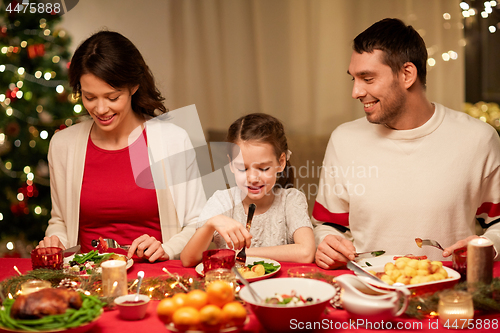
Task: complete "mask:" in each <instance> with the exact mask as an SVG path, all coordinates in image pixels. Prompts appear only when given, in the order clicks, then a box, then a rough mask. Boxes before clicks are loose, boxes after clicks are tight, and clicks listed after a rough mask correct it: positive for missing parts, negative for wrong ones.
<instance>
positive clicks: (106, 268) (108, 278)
mask: <svg viewBox="0 0 500 333" xmlns="http://www.w3.org/2000/svg"><path fill="white" fill-rule="evenodd" d="M126 265H127V263H126V262H125V261H122V260H108V261H105V262H103V263H102V264H101V268H102V293H103V296H105V297H117V296H123V295H127V293H128V292H127V269H126Z"/></svg>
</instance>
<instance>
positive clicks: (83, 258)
mask: <svg viewBox="0 0 500 333" xmlns="http://www.w3.org/2000/svg"><path fill="white" fill-rule="evenodd" d="M106 260H123V261H125V262H126V261H127V258H126V257H125V256H124V255H121V254H116V253H103V254H100V253H99V252H98V251H97V250H92V251H90V252H89V253H86V254H77V255H75V256H74V257H73V259H72V260H71V261H70V262H69V263H65V264H63V269H64V270H66V271H67V272H69V273H77V274H90V273H91V272H92V271H93V270H95V269H96V268H98V267H100V266H101V263H103V262H104V261H106Z"/></svg>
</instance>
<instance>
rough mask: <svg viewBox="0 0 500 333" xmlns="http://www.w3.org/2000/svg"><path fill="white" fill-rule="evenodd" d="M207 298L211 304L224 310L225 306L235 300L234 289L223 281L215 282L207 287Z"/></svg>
mask: <svg viewBox="0 0 500 333" xmlns="http://www.w3.org/2000/svg"><path fill="white" fill-rule="evenodd" d="M207 298H208V303H209V304H214V305H217V306H218V307H219V308H222V307H223V306H224V304H226V303H229V302H231V301H232V300H233V299H234V292H233V287H231V285H230V284H229V283H227V282H225V281H222V280H217V281H214V282H212V283H210V284H209V285H208V287H207Z"/></svg>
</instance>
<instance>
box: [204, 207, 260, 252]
mask: <svg viewBox="0 0 500 333" xmlns="http://www.w3.org/2000/svg"><path fill="white" fill-rule="evenodd" d="M207 224H209V225H210V226H212V227H213V228H215V230H216V231H217V232H218V233H219V234H220V235H221V236H222V238H224V240H225V241H226V244H227V246H228V247H229V248H230V249H234V250H239V249H241V248H243V247H244V246H246V247H250V244H251V243H252V235H250V233H249V232H248V230H247V229H246V228H245V227H244V226H243V225H242V224H241V223H239V222H238V221H236V220H234V219H232V218H230V217H227V216H225V215H217V216H215V217H212V218H211V219H209V220H208V221H207Z"/></svg>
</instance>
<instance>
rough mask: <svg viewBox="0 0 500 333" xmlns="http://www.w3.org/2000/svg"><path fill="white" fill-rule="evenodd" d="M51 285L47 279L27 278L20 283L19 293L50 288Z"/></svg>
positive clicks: (26, 293)
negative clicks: (27, 279)
mask: <svg viewBox="0 0 500 333" xmlns="http://www.w3.org/2000/svg"><path fill="white" fill-rule="evenodd" d="M51 286H52V285H51V284H50V282H49V281H44V280H29V281H26V282H24V283H23V284H21V294H23V295H28V294H31V293H34V292H36V291H38V290H42V289H45V288H50V287H51Z"/></svg>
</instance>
